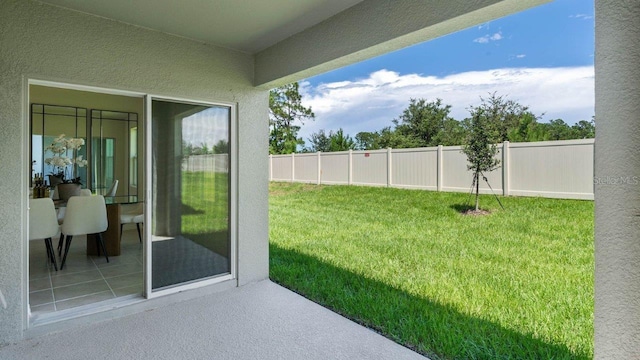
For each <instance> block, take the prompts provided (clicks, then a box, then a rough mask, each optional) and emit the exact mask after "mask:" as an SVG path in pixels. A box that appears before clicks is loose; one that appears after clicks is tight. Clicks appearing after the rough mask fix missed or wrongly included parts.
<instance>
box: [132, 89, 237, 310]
mask: <svg viewBox="0 0 640 360" xmlns="http://www.w3.org/2000/svg"><path fill="white" fill-rule="evenodd" d="M153 100H159V101H170V102H178V103H184V104H192V105H204V106H224V107H228V108H229V110H230V119H229V122H230V124H229V178H230V180H229V237H230V239H229V241H230V244H229V245H230V250H231V251H230V259H229V260H230V273H229V274H224V275H220V276H215V277H213V278H207V279H202V280H194V281H193V282H189V283H186V284H183V285H176V286H172V287H170V288H163V289H160V290H156V291H153V284H152V276H153V274H152V261H153V255H152V245H153V243H152V241H151V231H152V226H151V211H152V210H153V206H152V205H153V204H152V199H153V197H152V194H151V189H152V177H153V176H152V174H153V167H152V165H153V164H152V161H151V159H152V156H153V141H152V135H153V121H152V119H153V114H152V103H153ZM144 105H145V113H144V118H145V121H144V152H145V157H144V159H145V165H144V166H145V171H144V173H145V179H144V181H145V196H144V199H145V203H144V222H145V224H149V225H148V226H146V225H145V226H144V231H143V239H144V241H143V243H144V249H143V253H144V256H143V258H144V261H143V262H144V265H143V266H144V294H143V295H144V297H145V298H147V299H153V298H156V297H160V296H164V295H169V294H174V293H178V292H182V291H185V290H191V289H196V288H200V287H203V286H208V285H213V284H217V283H221V282H225V281H235V282H236V283H235V286H237V285H238V284H237V278H238V277H237V274H238V269H237V264H238V261H237V257H238V256H237V239H238V237H237V234H238V226H237V224H238V219H237V218H238V217H237V214H238V151H237V149H238V117H237V104H236V103H227V102H211V101H200V100H193V99H183V98H176V97H166V96H159V95H151V94H148V95H146V96H145V97H144Z"/></svg>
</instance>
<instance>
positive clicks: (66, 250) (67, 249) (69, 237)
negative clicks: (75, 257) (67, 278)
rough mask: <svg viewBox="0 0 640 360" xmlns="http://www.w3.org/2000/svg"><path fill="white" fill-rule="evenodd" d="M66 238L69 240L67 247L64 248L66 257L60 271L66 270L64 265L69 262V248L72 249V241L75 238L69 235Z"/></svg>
mask: <svg viewBox="0 0 640 360" xmlns="http://www.w3.org/2000/svg"><path fill="white" fill-rule="evenodd" d="M66 238H67V245H66V247H65V248H64V257H63V258H62V263H61V264H60V270H62V269H63V268H64V263H65V262H67V254H69V248H70V247H71V239H72V238H73V236H71V235H67V236H66Z"/></svg>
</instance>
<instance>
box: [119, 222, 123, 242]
mask: <svg viewBox="0 0 640 360" xmlns="http://www.w3.org/2000/svg"><path fill="white" fill-rule="evenodd" d="M123 226H124V224H120V240H122V227H123Z"/></svg>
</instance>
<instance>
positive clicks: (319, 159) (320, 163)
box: [316, 151, 322, 185]
mask: <svg viewBox="0 0 640 360" xmlns="http://www.w3.org/2000/svg"><path fill="white" fill-rule="evenodd" d="M317 155H318V181H317V183H316V185H320V184H321V183H322V152H321V151H318V154H317Z"/></svg>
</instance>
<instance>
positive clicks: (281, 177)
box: [271, 155, 293, 181]
mask: <svg viewBox="0 0 640 360" xmlns="http://www.w3.org/2000/svg"><path fill="white" fill-rule="evenodd" d="M271 159H272V164H273V165H272V169H271V173H272V174H273V178H272V179H271V180H275V181H291V180H292V178H291V170H292V169H293V168H292V166H291V155H273V157H272V158H271Z"/></svg>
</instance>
